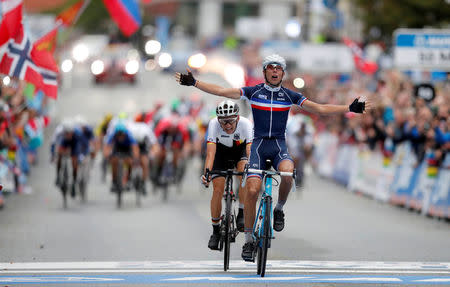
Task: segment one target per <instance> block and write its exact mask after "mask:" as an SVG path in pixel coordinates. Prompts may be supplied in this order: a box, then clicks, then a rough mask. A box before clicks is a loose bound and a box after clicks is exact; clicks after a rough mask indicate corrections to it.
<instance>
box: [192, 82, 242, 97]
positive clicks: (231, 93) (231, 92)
mask: <svg viewBox="0 0 450 287" xmlns="http://www.w3.org/2000/svg"><path fill="white" fill-rule="evenodd" d="M195 87H197V88H198V89H200V90H202V91H203V92H206V93H209V94H213V95H216V96H219V97H225V98H230V99H236V100H238V99H240V98H241V91H240V89H236V88H224V87H221V86H218V85H215V84H210V83H206V82H203V81H198V80H197V84H196V85H195Z"/></svg>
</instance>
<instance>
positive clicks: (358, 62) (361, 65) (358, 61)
mask: <svg viewBox="0 0 450 287" xmlns="http://www.w3.org/2000/svg"><path fill="white" fill-rule="evenodd" d="M342 40H343V41H344V44H345V45H346V46H347V47H349V48H350V50H351V51H352V54H353V60H354V61H355V66H356V68H357V69H358V70H360V71H361V72H363V73H365V74H369V75H372V74H373V73H375V72H376V71H377V70H378V65H377V63H375V62H371V61H367V60H366V59H365V58H364V54H363V51H362V50H361V48H360V47H359V46H358V45H357V44H356V43H355V42H354V41H352V40H350V39H349V38H347V37H344V38H343V39H342Z"/></svg>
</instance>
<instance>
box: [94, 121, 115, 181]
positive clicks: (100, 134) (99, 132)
mask: <svg viewBox="0 0 450 287" xmlns="http://www.w3.org/2000/svg"><path fill="white" fill-rule="evenodd" d="M112 118H113V115H112V114H110V113H108V114H106V115H105V117H104V118H103V120H102V121H101V122H100V124H99V125H98V126H97V128H96V130H95V135H96V138H97V144H96V150H97V151H103V148H104V141H105V136H106V133H107V131H108V127H109V124H110V122H111V120H112ZM102 154H103V153H102ZM100 166H101V179H102V182H105V181H106V171H107V168H108V160H107V159H106V158H105V157H102V162H101V165H100Z"/></svg>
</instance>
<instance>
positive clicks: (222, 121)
mask: <svg viewBox="0 0 450 287" xmlns="http://www.w3.org/2000/svg"><path fill="white" fill-rule="evenodd" d="M236 120H237V117H235V118H231V119H219V123H220V124H222V125H226V124H230V125H232V124H234V123H235V122H236Z"/></svg>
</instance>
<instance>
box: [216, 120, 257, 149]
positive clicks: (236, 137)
mask: <svg viewBox="0 0 450 287" xmlns="http://www.w3.org/2000/svg"><path fill="white" fill-rule="evenodd" d="M207 141H208V143H216V144H222V145H224V146H226V147H235V146H238V145H240V144H242V143H244V142H245V143H246V144H248V143H251V142H252V141H253V124H252V123H251V122H250V120H248V119H247V118H244V117H239V122H238V123H237V126H236V130H235V131H234V133H232V134H227V133H226V132H225V131H224V130H223V129H222V127H221V126H220V123H219V120H218V119H217V117H215V118H213V119H211V120H210V121H209V125H208V136H207Z"/></svg>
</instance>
